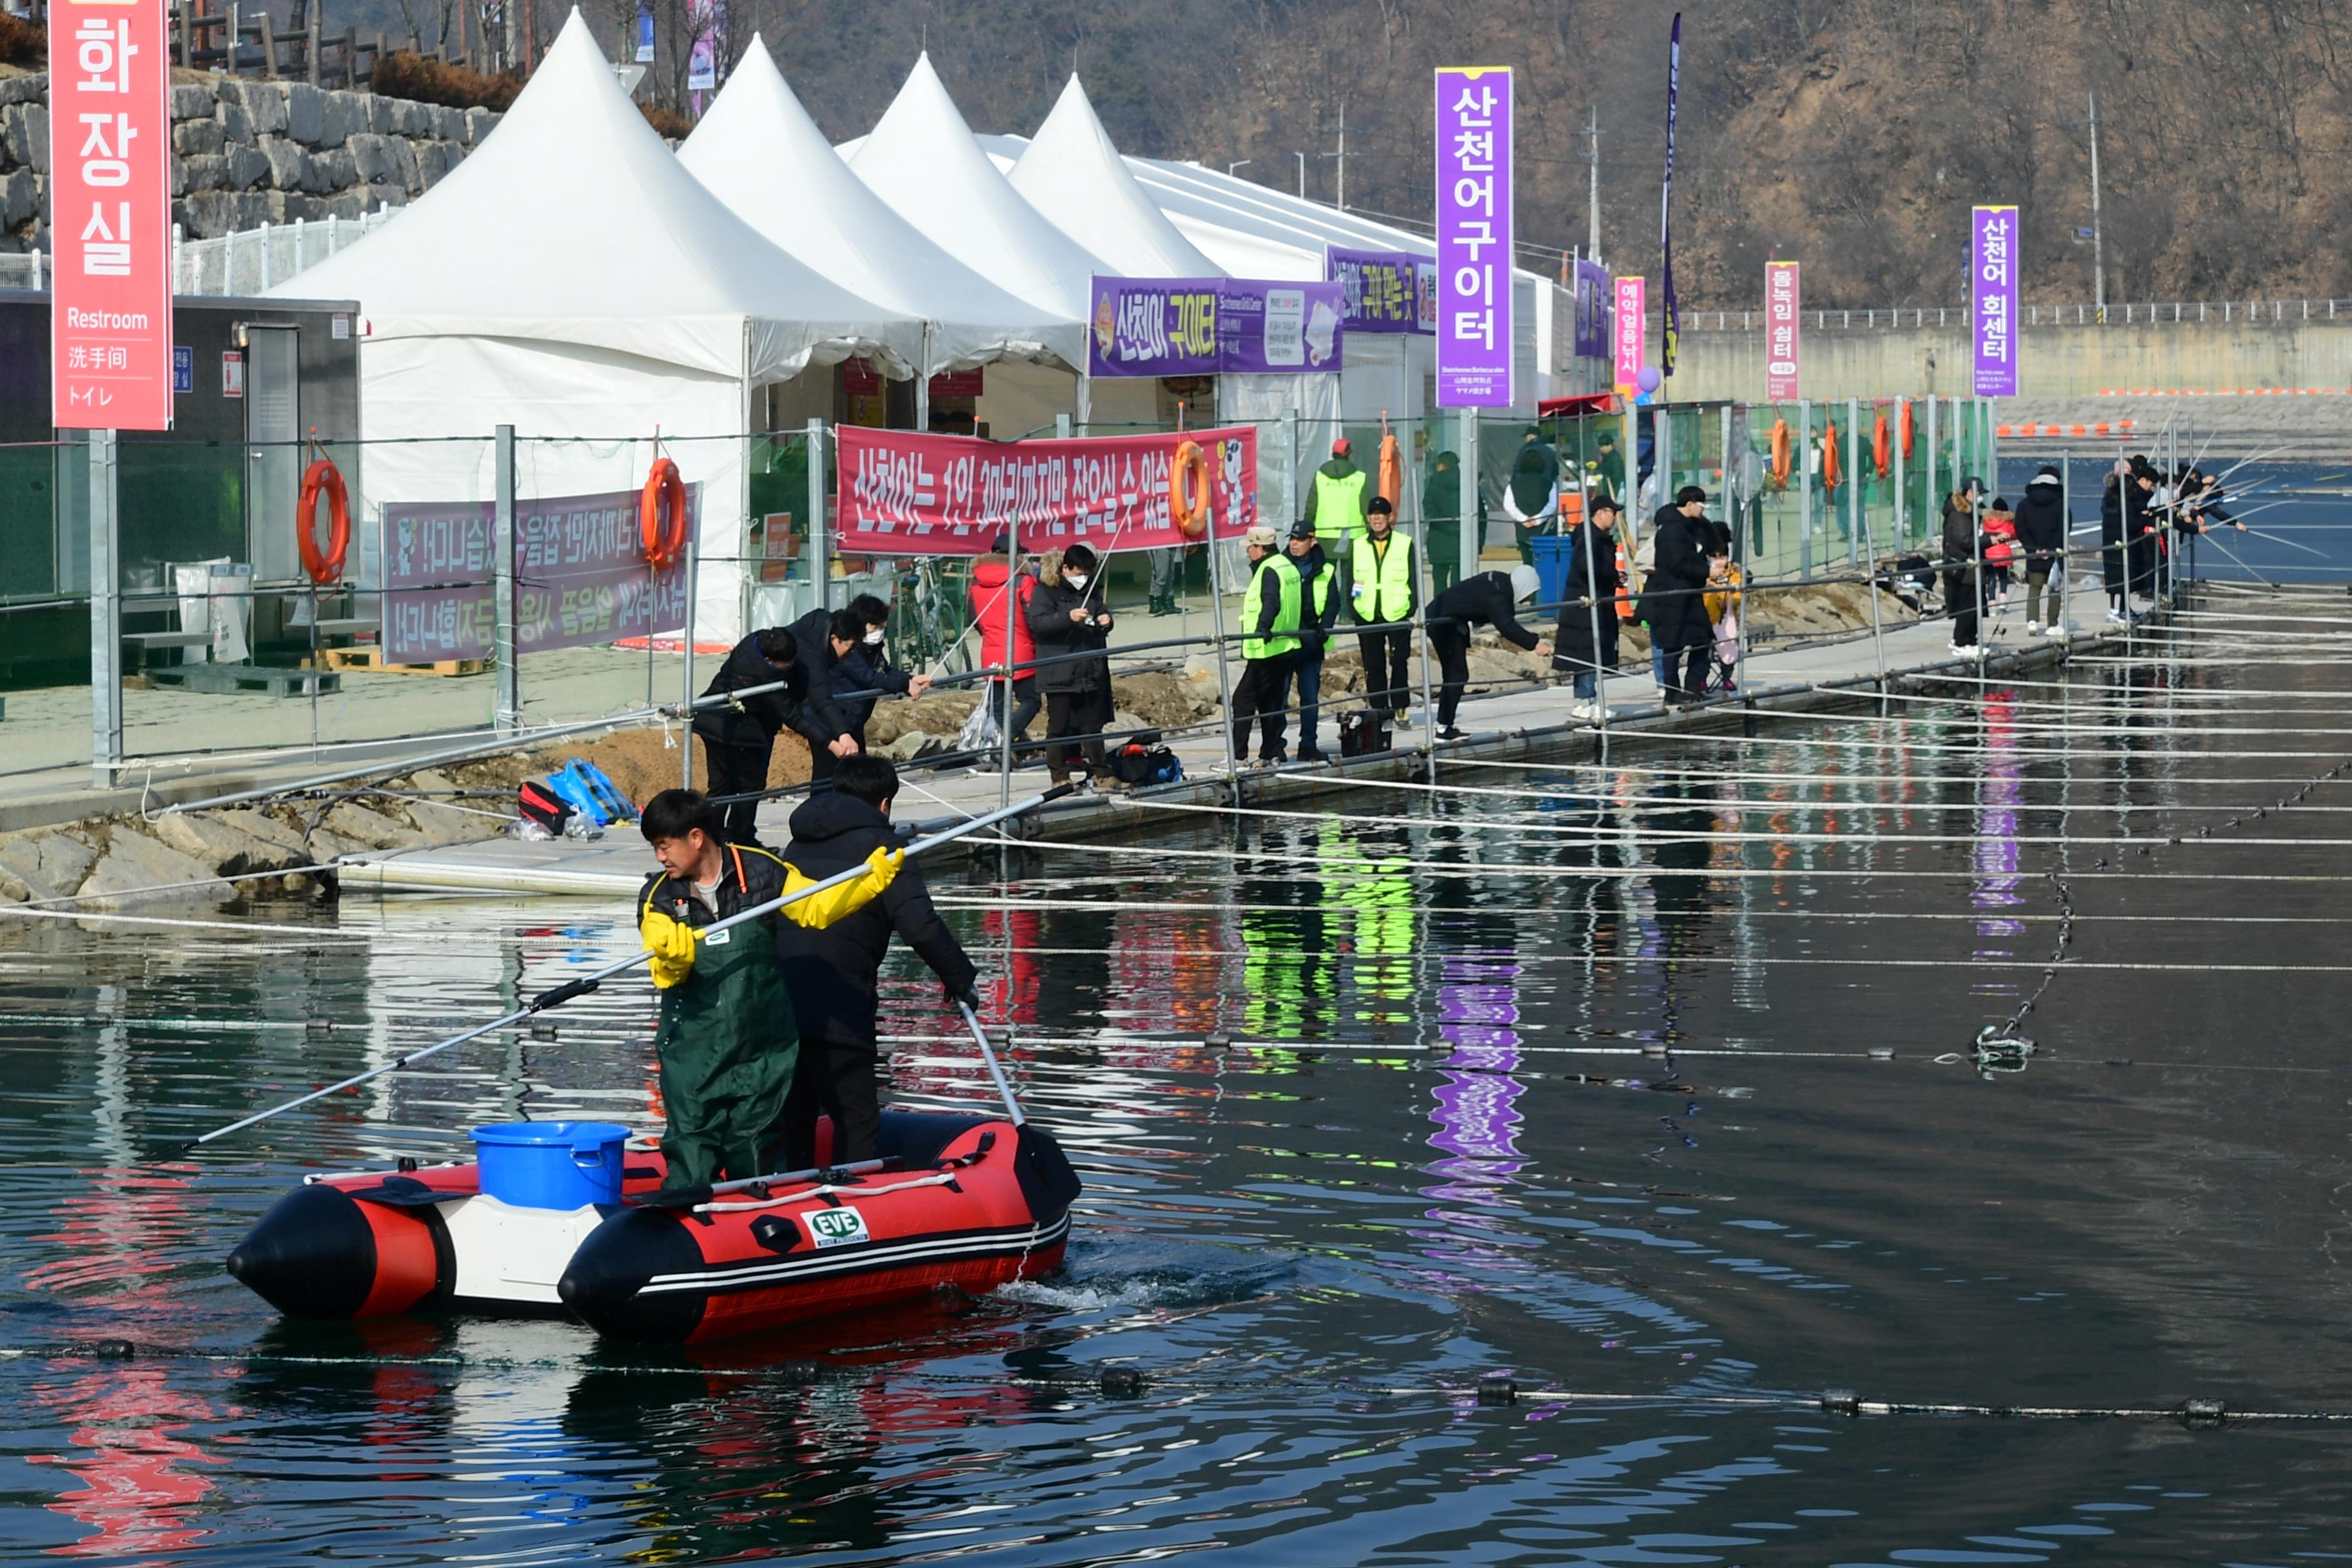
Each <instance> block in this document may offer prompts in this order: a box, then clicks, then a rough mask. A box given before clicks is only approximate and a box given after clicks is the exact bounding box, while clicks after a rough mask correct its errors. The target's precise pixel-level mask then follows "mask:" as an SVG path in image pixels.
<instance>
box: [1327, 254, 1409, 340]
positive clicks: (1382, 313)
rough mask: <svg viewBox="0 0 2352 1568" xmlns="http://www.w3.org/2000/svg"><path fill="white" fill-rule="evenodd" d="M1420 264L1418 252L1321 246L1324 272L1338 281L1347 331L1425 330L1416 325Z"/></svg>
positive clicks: (1328, 277) (1341, 311)
mask: <svg viewBox="0 0 2352 1568" xmlns="http://www.w3.org/2000/svg"><path fill="white" fill-rule="evenodd" d="M1422 267H1423V260H1422V258H1420V257H1417V256H1414V255H1412V254H1411V253H1409V252H1406V251H1402V250H1348V249H1344V248H1342V247H1339V246H1336V245H1333V246H1327V247H1324V261H1323V268H1324V275H1325V277H1326V278H1327V279H1328V280H1329V281H1331V282H1334V283H1337V284H1338V285H1339V298H1340V303H1341V309H1340V312H1339V314H1340V319H1341V320H1342V321H1345V322H1346V323H1347V327H1348V331H1351V332H1425V331H1431V330H1432V329H1431V328H1430V327H1427V326H1423V324H1422V321H1423V310H1422V305H1421V285H1420V276H1421V268H1422ZM1432 270H1433V271H1434V269H1432Z"/></svg>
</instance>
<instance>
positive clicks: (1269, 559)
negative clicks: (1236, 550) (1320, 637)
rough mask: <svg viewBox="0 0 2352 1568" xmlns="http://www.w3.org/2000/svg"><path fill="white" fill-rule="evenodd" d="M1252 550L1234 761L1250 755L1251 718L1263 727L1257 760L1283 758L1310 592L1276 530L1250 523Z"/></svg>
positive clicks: (1247, 543)
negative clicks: (1285, 717)
mask: <svg viewBox="0 0 2352 1568" xmlns="http://www.w3.org/2000/svg"><path fill="white" fill-rule="evenodd" d="M1242 543H1243V547H1244V549H1246V550H1247V551H1248V552H1249V561H1250V580H1249V588H1248V590H1247V591H1246V592H1245V593H1244V594H1243V595H1242V658H1244V659H1246V660H1247V661H1248V662H1247V663H1246V664H1245V665H1244V666H1243V668H1242V676H1241V679H1239V680H1236V681H1235V682H1234V702H1233V718H1234V763H1236V764H1239V763H1245V762H1247V761H1248V760H1249V731H1250V721H1251V719H1252V718H1255V719H1256V721H1257V722H1258V727H1259V737H1258V748H1257V760H1258V762H1259V763H1261V764H1265V763H1279V762H1281V761H1282V760H1283V747H1282V729H1283V724H1282V720H1283V705H1284V703H1285V702H1286V700H1287V699H1288V697H1289V691H1290V673H1291V670H1292V668H1294V667H1295V666H1296V665H1297V661H1298V623H1299V616H1300V611H1301V608H1302V606H1303V605H1304V603H1305V595H1304V594H1303V592H1302V591H1301V585H1300V583H1299V580H1298V568H1297V563H1294V562H1293V561H1292V560H1291V559H1290V557H1289V556H1287V555H1286V554H1284V553H1283V552H1282V551H1281V549H1280V548H1279V547H1278V546H1277V545H1276V542H1275V537H1274V530H1272V529H1270V528H1265V527H1258V528H1253V529H1251V530H1250V531H1248V532H1247V533H1245V534H1244V535H1243V536H1242Z"/></svg>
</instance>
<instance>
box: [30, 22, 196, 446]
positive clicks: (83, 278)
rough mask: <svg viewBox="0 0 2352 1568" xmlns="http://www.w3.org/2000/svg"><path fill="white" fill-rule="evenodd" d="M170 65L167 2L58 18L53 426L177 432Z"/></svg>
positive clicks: (53, 119)
mask: <svg viewBox="0 0 2352 1568" xmlns="http://www.w3.org/2000/svg"><path fill="white" fill-rule="evenodd" d="M170 67H171V62H170V60H169V58H167V53H166V49H165V45H164V37H163V0H52V4H51V5H50V6H49V166H50V172H49V212H50V216H51V224H50V232H51V234H52V235H53V236H54V237H55V239H54V246H55V251H56V255H55V263H56V265H55V268H54V281H53V282H52V284H51V290H52V291H51V294H50V300H49V343H50V353H51V356H52V365H51V370H50V380H49V384H50V405H51V407H52V410H53V412H52V414H51V419H52V421H53V422H54V423H55V424H57V425H58V426H62V427H65V428H68V429H92V430H168V429H170V428H171V426H172V244H171V238H172V234H171V222H172V167H171V157H172V112H171V75H170Z"/></svg>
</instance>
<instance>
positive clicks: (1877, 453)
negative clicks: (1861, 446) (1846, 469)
mask: <svg viewBox="0 0 2352 1568" xmlns="http://www.w3.org/2000/svg"><path fill="white" fill-rule="evenodd" d="M1870 461H1871V467H1873V468H1876V469H1877V470H1878V477H1879V478H1880V479H1885V477H1886V470H1887V468H1888V467H1889V466H1890V465H1891V464H1892V463H1893V461H1894V455H1893V453H1892V452H1890V451H1889V450H1888V448H1887V445H1886V416H1885V415H1884V414H1882V415H1880V416H1878V424H1877V426H1875V427H1874V429H1873V430H1872V431H1871V433H1870Z"/></svg>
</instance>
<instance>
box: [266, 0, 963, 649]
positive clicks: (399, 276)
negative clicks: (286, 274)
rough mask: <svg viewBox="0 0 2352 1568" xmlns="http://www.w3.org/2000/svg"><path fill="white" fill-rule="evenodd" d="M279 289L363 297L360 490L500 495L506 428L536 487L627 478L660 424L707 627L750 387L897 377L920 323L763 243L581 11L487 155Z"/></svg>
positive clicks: (722, 564)
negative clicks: (709, 183)
mask: <svg viewBox="0 0 2352 1568" xmlns="http://www.w3.org/2000/svg"><path fill="white" fill-rule="evenodd" d="M276 292H278V293H279V294H284V295H289V296H302V297H313V298H331V299H349V300H358V301H359V302H360V308H361V315H362V320H363V321H364V322H365V331H366V333H367V336H366V340H365V342H364V343H363V344H362V353H361V358H360V367H361V379H362V389H361V411H362V413H361V419H362V424H361V428H362V435H363V437H366V438H367V439H369V440H371V441H377V442H381V441H384V440H386V439H387V438H406V439H407V440H410V441H415V440H416V438H418V437H425V438H430V437H479V438H480V439H479V440H478V441H463V440H460V441H433V440H430V439H426V440H423V441H417V442H416V444H413V445H393V446H374V447H370V448H369V449H368V450H367V451H366V453H365V454H364V460H363V464H362V475H361V479H362V493H363V495H364V497H365V499H366V500H367V502H368V503H369V509H370V510H369V515H370V517H371V518H372V519H373V517H374V516H375V515H376V513H375V512H374V509H375V508H376V507H379V506H381V505H382V504H383V503H385V502H389V501H436V500H443V501H446V500H478V499H483V498H486V497H488V495H489V494H490V493H491V476H490V472H489V439H488V438H489V437H490V436H491V434H492V432H493V431H494V430H495V429H496V427H497V426H499V425H512V426H515V431H516V435H517V437H519V438H520V440H521V441H522V442H523V443H524V446H523V447H522V449H521V452H520V456H519V458H518V468H519V469H520V483H521V485H522V487H523V489H524V491H525V493H527V494H530V495H541V496H546V495H566V494H578V493H589V492H594V491H601V490H617V489H635V488H636V487H637V486H639V485H641V484H643V483H644V481H645V475H646V467H647V465H648V463H649V462H650V460H651V456H652V454H651V437H652V436H653V434H654V432H655V430H656V427H658V428H659V429H660V431H661V433H662V435H663V437H665V450H666V451H667V453H668V455H669V456H671V457H672V458H675V459H676V461H677V465H678V468H679V469H680V471H681V472H682V473H683V474H684V475H685V477H686V478H687V479H688V480H690V481H691V480H699V481H700V482H701V483H702V486H703V505H702V544H701V554H702V557H703V559H704V561H705V565H704V567H703V569H702V571H701V573H700V575H699V579H698V584H699V588H698V595H697V618H698V626H697V632H696V635H697V637H735V636H739V635H740V626H741V618H742V612H741V597H742V595H741V584H742V578H743V574H742V570H741V567H740V565H739V564H738V559H739V558H740V557H741V556H743V555H744V554H745V551H744V548H743V546H744V540H745V532H744V516H745V510H746V491H747V484H746V469H745V463H744V442H743V440H742V436H743V433H744V432H745V431H746V430H747V429H749V428H750V427H751V403H752V397H753V394H754V393H755V392H756V391H758V390H759V389H760V388H761V386H762V385H763V384H767V383H771V382H776V381H782V380H785V379H787V378H789V377H791V376H793V375H794V374H798V373H799V372H800V371H801V370H802V369H803V368H804V367H805V366H807V365H809V364H811V363H817V364H824V363H832V362H835V361H837V360H841V359H844V358H846V357H848V356H850V355H852V354H859V355H864V356H866V357H868V358H870V359H873V360H875V361H877V362H878V363H881V364H883V365H884V366H885V367H887V368H889V369H891V370H893V371H895V372H896V374H900V375H905V374H911V373H912V371H913V369H914V367H915V366H916V365H917V364H918V363H919V362H920V360H921V357H922V352H923V324H922V322H921V321H919V319H917V318H916V317H914V316H912V315H908V314H905V313H902V312H899V311H896V310H887V309H885V308H884V307H882V306H880V305H877V304H875V303H873V302H871V301H869V300H864V299H861V298H859V297H858V296H857V295H856V294H854V293H851V292H850V291H849V290H848V289H845V288H843V287H841V286H840V285H838V284H835V283H833V282H830V281H828V280H826V279H824V278H823V277H821V276H820V275H818V274H817V273H816V272H815V271H814V270H812V269H811V268H807V267H805V266H803V265H802V264H801V263H800V262H798V261H795V260H794V259H793V258H791V257H789V256H787V255H785V254H784V253H783V252H782V251H780V250H778V249H777V248H776V247H774V246H773V245H771V244H770V243H769V242H768V241H767V240H765V239H763V238H761V236H760V235H759V233H758V232H757V231H756V230H754V229H753V228H752V227H751V226H750V225H749V224H747V223H745V222H744V221H743V220H742V219H741V218H740V217H738V216H735V215H734V214H733V213H732V212H730V211H729V210H728V208H727V206H726V205H725V204H724V203H722V202H721V201H719V198H718V197H716V196H714V195H711V194H710V192H709V190H707V189H705V188H704V187H703V186H702V185H701V184H698V182H696V181H695V180H694V178H693V177H692V176H690V175H688V174H687V173H686V171H684V170H683V169H681V168H679V167H678V164H677V159H676V158H675V157H674V156H672V155H671V153H670V151H669V149H668V148H667V147H666V146H664V145H663V144H662V141H661V138H660V137H658V136H656V135H655V134H654V132H653V130H652V128H651V127H649V126H648V125H646V121H645V117H644V116H643V115H642V114H640V113H639V112H638V111H637V109H636V107H635V105H634V104H632V103H631V102H630V101H629V100H628V99H627V97H626V96H625V95H624V94H623V92H622V91H621V88H620V84H619V82H618V80H617V79H615V78H614V74H613V68H612V67H611V66H610V65H609V64H608V63H607V62H606V61H605V59H604V56H603V55H602V53H601V52H600V51H599V50H598V49H597V47H596V44H595V40H594V39H593V37H590V35H589V32H588V26H587V24H586V23H585V22H583V20H582V19H581V16H580V13H579V12H578V11H576V10H575V11H573V12H572V18H571V20H570V21H569V22H568V23H567V24H565V26H564V27H563V30H562V33H561V34H560V35H559V36H558V37H557V38H556V40H555V42H554V44H553V46H552V47H550V48H549V50H548V52H547V56H546V58H544V59H543V60H542V61H541V64H540V68H539V69H538V70H537V71H536V72H534V73H533V74H532V76H531V79H530V84H529V85H528V86H526V87H525V88H524V89H523V91H522V94H521V96H520V97H519V98H518V99H516V100H515V103H514V107H513V109H512V110H509V112H508V114H507V115H506V117H505V118H504V119H503V120H501V121H499V127H498V129H497V131H496V132H494V133H493V134H492V135H491V136H490V138H489V139H488V141H487V142H484V143H483V144H482V147H481V150H480V151H479V152H478V153H475V154H474V155H473V156H472V157H470V158H468V159H467V160H466V161H465V163H461V164H459V165H458V166H457V169H456V170H454V171H453V172H452V173H451V174H449V176H448V177H447V178H446V179H445V180H443V181H442V182H441V183H440V184H437V185H436V186H435V187H434V188H433V189H432V190H431V191H429V192H427V193H426V194H425V195H424V196H422V197H420V198H419V199H418V200H417V201H416V202H415V203H414V204H413V205H411V206H410V208H409V210H408V211H407V212H406V213H405V214H404V215H403V216H401V218H400V220H399V221H398V222H396V223H393V224H388V225H386V226H384V227H383V228H382V229H380V230H378V231H377V232H376V233H374V234H373V235H371V236H369V237H367V238H366V239H364V240H362V242H360V243H359V244H358V245H355V246H353V247H352V248H350V249H349V250H346V251H343V252H341V253H340V254H339V255H337V256H335V257H334V258H331V259H330V260H328V261H326V262H324V263H322V264H320V266H318V267H314V268H310V270H308V271H306V272H304V273H303V274H302V275H301V276H300V277H299V279H295V280H293V281H292V282H290V283H289V284H287V285H284V286H282V287H280V288H279V289H278V290H276Z"/></svg>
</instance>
